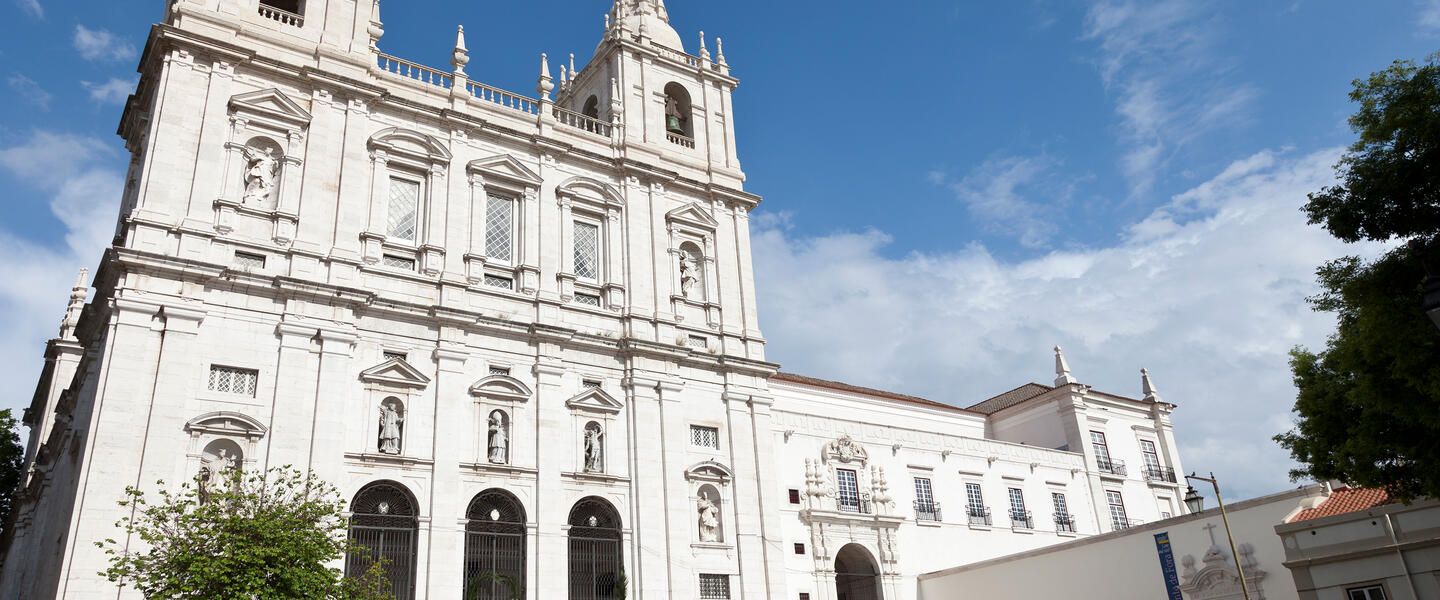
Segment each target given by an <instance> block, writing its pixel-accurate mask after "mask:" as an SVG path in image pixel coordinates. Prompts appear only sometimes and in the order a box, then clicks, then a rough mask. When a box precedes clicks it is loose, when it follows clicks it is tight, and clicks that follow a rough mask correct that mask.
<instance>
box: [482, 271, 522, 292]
mask: <svg viewBox="0 0 1440 600" xmlns="http://www.w3.org/2000/svg"><path fill="white" fill-rule="evenodd" d="M485 285H488V286H490V287H493V288H500V289H502V290H514V289H515V280H514V279H511V278H509V277H500V276H499V275H491V274H489V273H486V274H485Z"/></svg>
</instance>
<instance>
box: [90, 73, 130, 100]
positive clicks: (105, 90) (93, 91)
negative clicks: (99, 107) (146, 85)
mask: <svg viewBox="0 0 1440 600" xmlns="http://www.w3.org/2000/svg"><path fill="white" fill-rule="evenodd" d="M139 81H140V80H139V78H136V77H132V78H130V79H124V78H120V77H112V78H110V81H107V82H105V83H90V82H88V81H81V82H80V87H83V88H85V91H87V92H90V99H91V100H94V101H95V102H98V103H100V104H123V103H124V102H125V100H126V99H128V98H129V97H130V93H131V92H133V91H135V86H136V84H138V83H139Z"/></svg>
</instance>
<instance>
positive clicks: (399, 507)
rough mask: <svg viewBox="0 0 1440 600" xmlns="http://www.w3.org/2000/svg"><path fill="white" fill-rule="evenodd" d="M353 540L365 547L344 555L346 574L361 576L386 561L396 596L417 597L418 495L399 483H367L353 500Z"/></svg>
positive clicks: (410, 599)
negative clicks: (378, 561)
mask: <svg viewBox="0 0 1440 600" xmlns="http://www.w3.org/2000/svg"><path fill="white" fill-rule="evenodd" d="M350 513H351V517H350V541H351V542H352V543H354V544H355V545H357V546H359V547H361V548H363V550H356V551H353V552H351V553H350V554H349V555H347V556H346V557H345V576H346V577H359V576H361V575H364V574H365V570H366V569H368V568H370V564H371V563H373V562H375V561H377V560H382V561H385V578H386V579H389V580H390V593H391V594H393V595H394V596H395V598H396V600H413V599H414V597H415V539H416V532H417V530H418V529H419V527H420V521H419V519H418V518H417V517H418V515H419V513H418V512H417V511H416V503H415V498H414V497H413V496H411V495H410V492H409V491H407V490H406V489H405V488H403V487H401V486H400V484H398V483H393V482H378V483H372V484H370V485H368V486H365V488H364V489H362V490H360V493H358V494H355V501H354V502H351V503H350Z"/></svg>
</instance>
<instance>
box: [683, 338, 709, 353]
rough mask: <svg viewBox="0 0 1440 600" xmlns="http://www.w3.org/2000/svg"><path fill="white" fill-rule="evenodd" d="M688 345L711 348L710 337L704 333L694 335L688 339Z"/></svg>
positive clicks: (703, 348)
mask: <svg viewBox="0 0 1440 600" xmlns="http://www.w3.org/2000/svg"><path fill="white" fill-rule="evenodd" d="M685 343H686V345H688V346H689V347H691V348H694V349H696V350H709V349H710V339H709V338H707V337H705V336H703V335H692V336H690V337H689V338H688V339H687V340H686V342H685Z"/></svg>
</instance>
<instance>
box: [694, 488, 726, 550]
mask: <svg viewBox="0 0 1440 600" xmlns="http://www.w3.org/2000/svg"><path fill="white" fill-rule="evenodd" d="M695 507H696V509H697V511H698V512H699V513H700V541H702V542H706V543H712V544H713V543H717V542H719V541H720V509H719V508H718V507H716V506H715V503H714V502H711V501H710V499H709V498H706V497H705V496H700V497H699V498H698V499H697V500H696V501H695Z"/></svg>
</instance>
